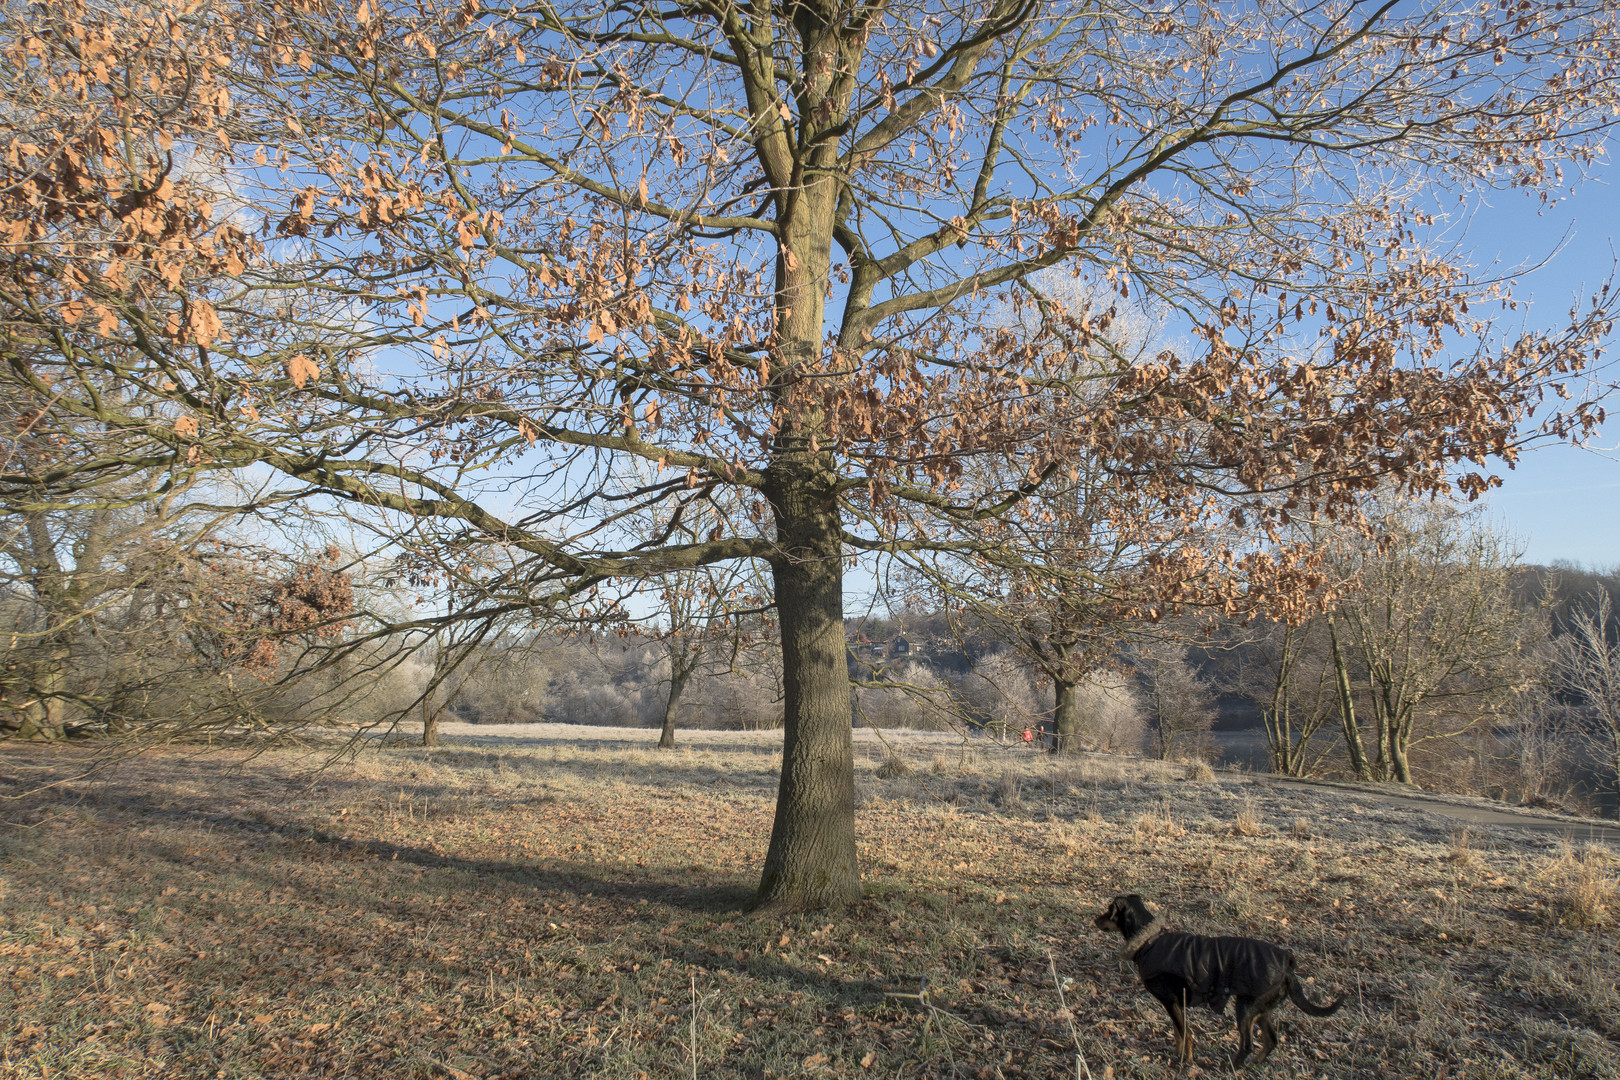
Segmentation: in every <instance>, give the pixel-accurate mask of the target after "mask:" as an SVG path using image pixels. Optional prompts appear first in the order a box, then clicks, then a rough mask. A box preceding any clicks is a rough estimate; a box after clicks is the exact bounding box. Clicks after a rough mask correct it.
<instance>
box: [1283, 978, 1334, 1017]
mask: <svg viewBox="0 0 1620 1080" xmlns="http://www.w3.org/2000/svg"><path fill="white" fill-rule="evenodd" d="M1288 1000H1289V1001H1292V1002H1293V1003H1294V1004H1295V1005H1298V1006H1299V1010H1300V1012H1303V1013H1307V1014H1309V1015H1311V1016H1332V1015H1333V1014H1334V1013H1336V1012H1338V1011H1339V1006H1340V1005H1343V1004H1344V998H1340V999H1339V1000H1337V1001H1335V1002H1333V1003H1332V1004H1329V1005H1318V1004H1316V1002H1314V1001H1312V1000H1311V999H1310V998H1308V997H1306V996H1305V987H1304V986H1303V985H1302V984H1301V983H1300V981H1299V976H1298V975H1295V974H1294V973H1293V972H1289V973H1288Z"/></svg>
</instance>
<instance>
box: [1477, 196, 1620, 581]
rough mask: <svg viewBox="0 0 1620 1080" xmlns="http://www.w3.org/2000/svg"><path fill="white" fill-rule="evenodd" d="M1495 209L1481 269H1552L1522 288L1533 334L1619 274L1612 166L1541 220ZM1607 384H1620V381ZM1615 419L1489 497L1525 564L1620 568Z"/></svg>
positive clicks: (1527, 210)
mask: <svg viewBox="0 0 1620 1080" xmlns="http://www.w3.org/2000/svg"><path fill="white" fill-rule="evenodd" d="M1490 202H1491V205H1490V206H1488V207H1486V208H1484V209H1482V210H1481V211H1480V212H1479V214H1478V215H1477V216H1476V218H1475V220H1474V222H1473V225H1472V227H1471V228H1470V229H1469V232H1468V237H1467V244H1468V246H1470V247H1472V248H1473V250H1474V251H1475V252H1476V254H1477V257H1478V260H1479V262H1480V264H1481V265H1482V266H1484V265H1486V264H1489V263H1490V262H1492V261H1493V260H1498V261H1499V262H1500V264H1501V265H1502V268H1503V269H1504V270H1507V269H1509V268H1511V267H1514V266H1518V265H1521V264H1526V263H1529V264H1534V263H1538V262H1541V261H1542V260H1548V261H1547V263H1546V265H1544V266H1540V267H1538V268H1537V269H1534V270H1532V271H1531V272H1529V273H1528V274H1525V275H1523V276H1522V277H1521V278H1520V279H1519V282H1518V284H1517V285H1516V286H1515V288H1514V292H1515V294H1516V295H1517V296H1519V297H1520V298H1521V299H1530V300H1532V301H1533V306H1532V309H1531V313H1530V315H1529V316H1528V320H1527V321H1528V323H1529V324H1530V325H1537V326H1550V325H1556V323H1557V320H1558V319H1559V317H1560V316H1562V315H1563V313H1564V312H1565V311H1567V310H1568V308H1569V306H1570V303H1571V301H1572V300H1573V298H1574V297H1575V296H1576V295H1581V296H1589V295H1590V294H1591V293H1592V292H1594V291H1596V289H1597V288H1598V287H1599V286H1601V285H1602V283H1603V281H1604V280H1605V279H1606V278H1608V277H1609V275H1610V274H1611V272H1613V270H1614V263H1615V259H1616V255H1617V253H1620V167H1616V166H1614V165H1612V164H1611V165H1609V166H1608V167H1607V168H1605V169H1603V170H1602V171H1601V172H1599V173H1598V174H1597V175H1595V176H1594V177H1592V178H1591V179H1590V180H1588V181H1587V182H1585V183H1584V184H1582V185H1581V187H1580V189H1579V191H1578V193H1577V194H1576V195H1575V196H1573V197H1572V198H1570V199H1568V200H1566V201H1565V202H1563V203H1561V204H1559V205H1558V206H1556V207H1553V208H1552V209H1550V210H1545V211H1541V212H1538V210H1539V203H1537V202H1535V201H1533V199H1532V198H1531V197H1527V196H1525V195H1524V194H1522V193H1519V192H1497V193H1495V194H1494V195H1493V197H1492V199H1491V200H1490ZM1566 233H1567V234H1568V235H1567V238H1566ZM1561 241H1562V243H1561ZM1549 256H1550V259H1549ZM1617 287H1620V282H1617ZM1606 359H1607V360H1608V361H1609V362H1610V363H1611V364H1616V365H1617V366H1620V334H1616V335H1614V336H1613V337H1611V339H1610V340H1609V342H1608V350H1607V353H1606ZM1608 375H1609V381H1616V380H1617V379H1620V372H1617V371H1611V372H1609V373H1608ZM1608 411H1609V413H1610V419H1609V422H1608V424H1607V425H1606V427H1605V429H1604V430H1603V432H1602V433H1600V435H1599V436H1598V438H1597V439H1595V440H1593V443H1592V445H1591V448H1589V449H1576V448H1571V447H1561V446H1544V447H1540V448H1538V449H1535V450H1532V451H1530V452H1528V453H1526V454H1525V455H1524V456H1523V457H1522V458H1521V459H1520V462H1519V466H1518V468H1517V469H1515V470H1513V471H1512V472H1506V471H1500V472H1499V475H1500V476H1501V477H1502V480H1503V485H1502V487H1501V488H1500V489H1499V490H1498V491H1496V492H1493V493H1492V494H1491V495H1490V497H1489V503H1490V507H1491V513H1492V516H1493V517H1494V518H1495V520H1496V521H1497V523H1498V524H1500V525H1501V526H1503V527H1505V528H1506V529H1507V530H1508V531H1510V532H1512V533H1514V534H1516V535H1517V536H1519V537H1520V538H1521V539H1522V540H1523V541H1524V543H1525V545H1526V552H1525V558H1526V560H1528V561H1530V562H1537V563H1551V562H1554V561H1556V560H1566V561H1569V562H1574V563H1580V564H1583V565H1586V566H1590V567H1596V568H1600V569H1608V568H1613V567H1616V566H1620V449H1617V444H1620V400H1616V401H1611V402H1609V403H1608Z"/></svg>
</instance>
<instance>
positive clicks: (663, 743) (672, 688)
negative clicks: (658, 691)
mask: <svg viewBox="0 0 1620 1080" xmlns="http://www.w3.org/2000/svg"><path fill="white" fill-rule="evenodd" d="M669 659H670V665H669V697H668V698H667V699H666V700H665V701H664V730H663V731H662V732H660V733H659V735H658V746H659V749H661V750H673V749H675V714H676V713H677V712H679V711H680V708H681V694H682V693H684V692H685V690H686V682H687V680H688V679H690V678H691V677H692V669H691V668H690V667H687V666H686V665H684V664H681V663H679V662H678V661H677V660H676V658H675V654H674V653H673V652H671V653H670V657H669Z"/></svg>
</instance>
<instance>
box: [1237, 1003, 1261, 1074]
mask: <svg viewBox="0 0 1620 1080" xmlns="http://www.w3.org/2000/svg"><path fill="white" fill-rule="evenodd" d="M1264 1015H1265V1014H1264V1012H1263V1011H1262V1010H1260V1009H1257V1008H1255V1003H1254V999H1253V998H1245V997H1240V998H1238V999H1237V1025H1238V1050H1237V1053H1236V1054H1234V1055H1233V1056H1232V1067H1233V1068H1234V1069H1235V1068H1237V1067H1238V1066H1240V1065H1242V1064H1243V1063H1244V1062H1245V1061H1247V1060H1248V1059H1249V1051H1251V1050H1253V1049H1254V1021H1255V1018H1256V1017H1259V1016H1264Z"/></svg>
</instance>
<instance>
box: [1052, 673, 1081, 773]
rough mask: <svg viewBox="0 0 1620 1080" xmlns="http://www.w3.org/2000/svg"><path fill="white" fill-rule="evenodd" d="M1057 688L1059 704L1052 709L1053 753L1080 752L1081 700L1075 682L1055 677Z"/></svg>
mask: <svg viewBox="0 0 1620 1080" xmlns="http://www.w3.org/2000/svg"><path fill="white" fill-rule="evenodd" d="M1052 684H1053V685H1054V686H1055V687H1056V688H1057V706H1056V708H1054V709H1053V710H1052V753H1054V754H1078V753H1079V752H1080V702H1079V699H1078V698H1077V696H1076V695H1075V692H1074V691H1075V684H1074V683H1072V682H1070V681H1069V680H1067V679H1059V678H1053V680H1052Z"/></svg>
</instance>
